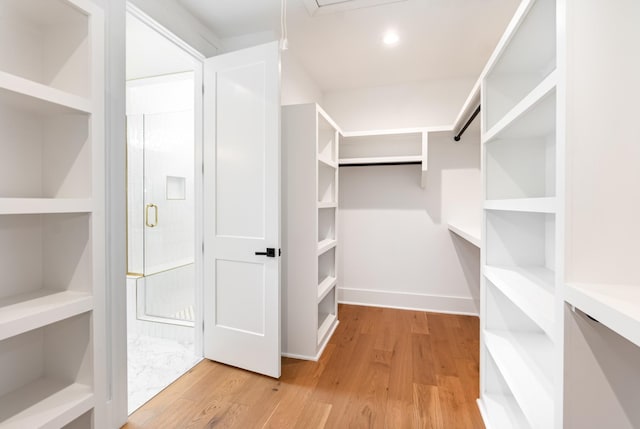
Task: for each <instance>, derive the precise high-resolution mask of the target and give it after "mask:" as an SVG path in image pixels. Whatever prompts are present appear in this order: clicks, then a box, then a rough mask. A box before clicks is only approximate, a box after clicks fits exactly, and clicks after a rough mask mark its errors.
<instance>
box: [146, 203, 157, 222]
mask: <svg viewBox="0 0 640 429" xmlns="http://www.w3.org/2000/svg"><path fill="white" fill-rule="evenodd" d="M149 209H154V215H155V216H154V222H153V223H150V222H149ZM144 224H145V225H147V226H148V227H149V228H155V227H156V226H158V206H156V205H155V204H147V206H146V207H145V209H144Z"/></svg>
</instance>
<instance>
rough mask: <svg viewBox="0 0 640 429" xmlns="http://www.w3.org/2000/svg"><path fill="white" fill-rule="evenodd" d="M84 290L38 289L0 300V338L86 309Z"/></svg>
mask: <svg viewBox="0 0 640 429" xmlns="http://www.w3.org/2000/svg"><path fill="white" fill-rule="evenodd" d="M92 308H93V297H92V296H91V295H90V294H88V293H86V292H75V291H53V290H46V289H43V290H39V291H36V292H31V293H26V294H22V295H16V296H12V297H10V298H4V299H2V300H0V341H1V340H4V339H6V338H9V337H12V336H15V335H19V334H22V333H23V332H27V331H30V330H32V329H37V328H41V327H43V326H46V325H49V324H51V323H55V322H58V321H60V320H64V319H67V318H69V317H73V316H76V315H78V314H82V313H85V312H87V311H90V310H91V309H92Z"/></svg>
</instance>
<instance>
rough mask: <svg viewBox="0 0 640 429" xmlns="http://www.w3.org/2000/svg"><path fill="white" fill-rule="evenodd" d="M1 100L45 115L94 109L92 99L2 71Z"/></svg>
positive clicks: (83, 112) (0, 73)
mask: <svg viewBox="0 0 640 429" xmlns="http://www.w3.org/2000/svg"><path fill="white" fill-rule="evenodd" d="M0 102H2V103H3V104H5V105H7V106H10V107H13V108H16V109H20V110H25V111H28V112H35V113H39V114H45V115H55V114H68V113H81V114H89V113H91V111H92V106H91V100H89V99H86V98H83V97H79V96H77V95H74V94H70V93H68V92H64V91H61V90H59V89H55V88H51V87H49V86H46V85H43V84H40V83H37V82H33V81H30V80H27V79H23V78H21V77H19V76H14V75H12V74H9V73H5V72H3V71H0Z"/></svg>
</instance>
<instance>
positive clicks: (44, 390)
mask: <svg viewBox="0 0 640 429" xmlns="http://www.w3.org/2000/svg"><path fill="white" fill-rule="evenodd" d="M93 404H94V398H93V393H92V389H91V387H90V386H87V385H84V384H80V383H71V384H69V383H64V382H61V381H58V380H55V379H48V378H40V379H38V380H36V381H34V382H32V383H29V384H28V385H26V386H24V387H22V388H20V389H18V390H16V391H13V392H11V393H9V394H7V395H4V396H2V397H0V427H2V428H7V429H9V428H14V429H23V428H45V427H46V428H59V427H62V426H64V425H66V424H68V423H71V422H72V421H74V420H75V419H76V418H78V417H80V416H82V415H83V414H85V413H86V412H87V411H89V410H90V409H91V408H93Z"/></svg>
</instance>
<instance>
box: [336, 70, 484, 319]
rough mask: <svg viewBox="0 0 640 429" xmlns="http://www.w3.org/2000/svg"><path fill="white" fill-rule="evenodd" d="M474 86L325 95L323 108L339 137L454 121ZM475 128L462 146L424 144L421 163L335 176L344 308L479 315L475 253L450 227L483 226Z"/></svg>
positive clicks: (445, 140) (444, 140) (441, 84)
mask: <svg viewBox="0 0 640 429" xmlns="http://www.w3.org/2000/svg"><path fill="white" fill-rule="evenodd" d="M472 84H473V82H472V80H457V81H438V82H427V83H419V84H413V85H403V86H398V87H384V88H371V89H360V90H355V91H354V90H351V91H345V92H344V93H328V94H327V93H325V94H324V107H325V109H326V110H327V111H328V113H329V115H330V116H331V117H332V118H333V119H334V120H335V121H336V122H337V123H338V124H339V125H340V126H341V127H343V129H345V130H349V131H355V130H367V129H380V128H400V127H414V126H432V125H442V124H448V123H451V122H453V120H454V119H455V117H456V115H457V114H458V111H459V109H460V108H461V106H462V103H463V102H464V100H465V98H466V96H467V92H468V91H469V90H470V88H471V86H472ZM479 141H480V131H479V124H478V121H476V122H475V123H474V125H473V126H472V127H470V129H469V130H468V131H467V133H466V134H465V136H464V137H463V140H462V141H461V142H459V143H455V142H454V141H453V140H452V139H451V136H443V137H438V138H434V139H430V141H429V173H428V178H427V185H426V188H425V189H422V188H420V166H413V165H410V166H374V167H351V168H345V167H342V168H341V169H340V201H339V208H340V212H339V213H340V215H339V227H340V246H339V248H340V251H339V279H340V281H339V284H338V286H339V292H340V298H341V301H343V302H355V303H360V304H368V305H384V306H393V307H407V308H419V309H424V310H435V311H442V312H454V313H455V312H458V313H472V314H476V313H477V311H478V300H479V279H480V261H479V249H478V248H477V247H474V246H473V245H471V244H470V243H468V242H466V241H465V240H463V239H461V238H460V237H458V236H457V235H455V234H453V233H450V232H449V230H448V228H447V223H448V222H450V221H456V222H459V223H461V224H465V223H466V224H470V223H475V224H477V225H478V226H479V225H480V216H481V209H480V207H481V178H480V144H479Z"/></svg>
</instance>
